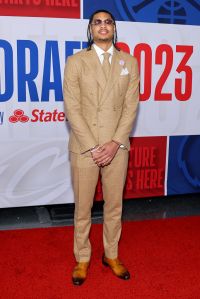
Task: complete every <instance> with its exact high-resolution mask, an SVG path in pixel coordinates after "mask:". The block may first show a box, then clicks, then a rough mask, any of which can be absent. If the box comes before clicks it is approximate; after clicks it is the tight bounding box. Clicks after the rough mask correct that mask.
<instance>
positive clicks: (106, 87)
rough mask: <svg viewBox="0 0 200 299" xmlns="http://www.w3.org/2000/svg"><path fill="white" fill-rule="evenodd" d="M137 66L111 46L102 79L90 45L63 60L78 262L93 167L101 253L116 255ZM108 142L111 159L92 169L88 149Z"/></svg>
mask: <svg viewBox="0 0 200 299" xmlns="http://www.w3.org/2000/svg"><path fill="white" fill-rule="evenodd" d="M138 82H139V76H138V68H137V62H136V59H135V58H134V57H132V56H131V55H128V54H127V53H124V52H122V51H117V50H116V49H114V52H113V56H112V62H111V67H110V73H109V76H108V79H107V80H106V79H105V75H104V73H103V69H102V65H101V63H100V60H99V57H98V56H97V54H96V51H95V49H94V48H93V47H92V49H91V50H89V51H87V50H82V51H80V52H79V53H77V54H75V55H73V56H71V57H69V58H68V60H67V63H66V67H65V73H64V101H65V106H66V113H67V118H68V120H69V123H70V126H71V132H70V139H69V150H70V152H71V153H70V160H71V169H72V172H71V174H72V183H73V189H74V195H75V217H74V224H75V234H74V254H75V257H76V260H77V261H79V262H81V261H82V262H87V261H89V260H90V257H91V245H90V241H89V232H90V226H91V207H92V204H93V198H94V193H95V188H96V184H97V181H98V176H99V171H100V172H101V180H102V186H103V197H104V201H105V204H104V223H103V243H104V252H105V254H106V256H107V257H108V258H116V257H117V256H118V242H119V239H120V234H121V212H122V194H123V188H124V183H125V179H126V173H127V164H128V149H129V146H130V145H129V134H130V132H131V129H132V126H133V122H134V119H135V116H136V110H137V105H138ZM111 140H114V141H116V142H118V143H120V144H122V145H124V147H125V149H121V148H120V149H118V151H117V153H116V155H115V157H114V158H113V160H112V161H111V163H110V164H109V165H107V166H105V167H100V168H99V167H98V166H97V165H96V164H95V163H94V161H93V159H92V156H91V154H90V151H89V150H90V149H91V148H93V147H94V146H96V145H98V144H99V145H103V144H105V143H106V142H109V141H111Z"/></svg>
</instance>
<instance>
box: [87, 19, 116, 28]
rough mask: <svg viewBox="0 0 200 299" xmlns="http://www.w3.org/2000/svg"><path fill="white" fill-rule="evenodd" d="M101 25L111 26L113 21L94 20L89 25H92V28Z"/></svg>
mask: <svg viewBox="0 0 200 299" xmlns="http://www.w3.org/2000/svg"><path fill="white" fill-rule="evenodd" d="M102 24H105V25H112V24H114V21H113V20H112V19H106V20H100V19H96V20H94V21H93V22H92V23H91V25H94V26H100V25H102Z"/></svg>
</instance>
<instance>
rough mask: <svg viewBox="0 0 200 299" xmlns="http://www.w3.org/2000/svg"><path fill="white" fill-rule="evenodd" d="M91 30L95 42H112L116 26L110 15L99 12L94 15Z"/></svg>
mask: <svg viewBox="0 0 200 299" xmlns="http://www.w3.org/2000/svg"><path fill="white" fill-rule="evenodd" d="M90 30H91V34H92V37H93V40H94V42H110V41H112V39H113V35H114V32H115V26H114V24H113V20H112V19H111V16H110V15H109V14H107V13H105V12H99V13H97V14H95V15H94V17H93V20H92V23H91V25H90Z"/></svg>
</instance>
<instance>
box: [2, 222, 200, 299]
mask: <svg viewBox="0 0 200 299" xmlns="http://www.w3.org/2000/svg"><path fill="white" fill-rule="evenodd" d="M72 240H73V228H72V227H61V228H48V229H31V230H30V229H29V230H28V229H27V230H15V231H1V232H0V241H1V243H0V244H1V245H0V298H1V299H68V298H69V299H91V298H92V299H96V298H106V299H107V298H109V299H112V298H116V299H119V298H120V299H126V298H128V299H129V298H135V299H200V217H185V218H176V219H167V220H153V221H142V222H139V221H138V222H126V223H124V224H123V235H122V240H121V243H120V257H121V259H122V260H123V261H124V263H125V264H126V265H128V267H129V270H130V272H131V274H132V278H131V280H129V281H121V280H120V279H118V278H116V277H114V276H113V274H112V273H111V272H110V270H109V269H107V268H105V267H103V266H102V265H101V255H102V251H103V246H102V225H93V227H92V232H91V241H92V245H93V257H92V264H91V267H90V272H89V275H88V279H87V280H86V282H85V284H84V285H83V286H82V287H75V286H73V285H72V284H71V271H72V269H73V266H74V258H73V254H72V247H73V246H72Z"/></svg>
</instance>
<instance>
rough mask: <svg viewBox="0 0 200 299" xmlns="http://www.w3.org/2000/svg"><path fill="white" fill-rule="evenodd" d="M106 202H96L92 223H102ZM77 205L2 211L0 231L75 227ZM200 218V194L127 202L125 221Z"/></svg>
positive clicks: (124, 211)
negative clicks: (75, 207)
mask: <svg viewBox="0 0 200 299" xmlns="http://www.w3.org/2000/svg"><path fill="white" fill-rule="evenodd" d="M102 211H103V202H95V203H94V206H93V210H92V221H93V223H102V220H103V217H102V214H103V213H102ZM73 212H74V204H66V205H51V206H36V207H22V208H4V209H0V230H12V229H22V228H36V227H52V226H66V225H73ZM193 215H200V194H199V193H196V194H187V195H185V194H184V195H178V196H168V197H157V198H155V197H154V198H145V199H129V200H124V204H123V220H132V221H138V220H147V219H161V218H172V217H181V216H193Z"/></svg>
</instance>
